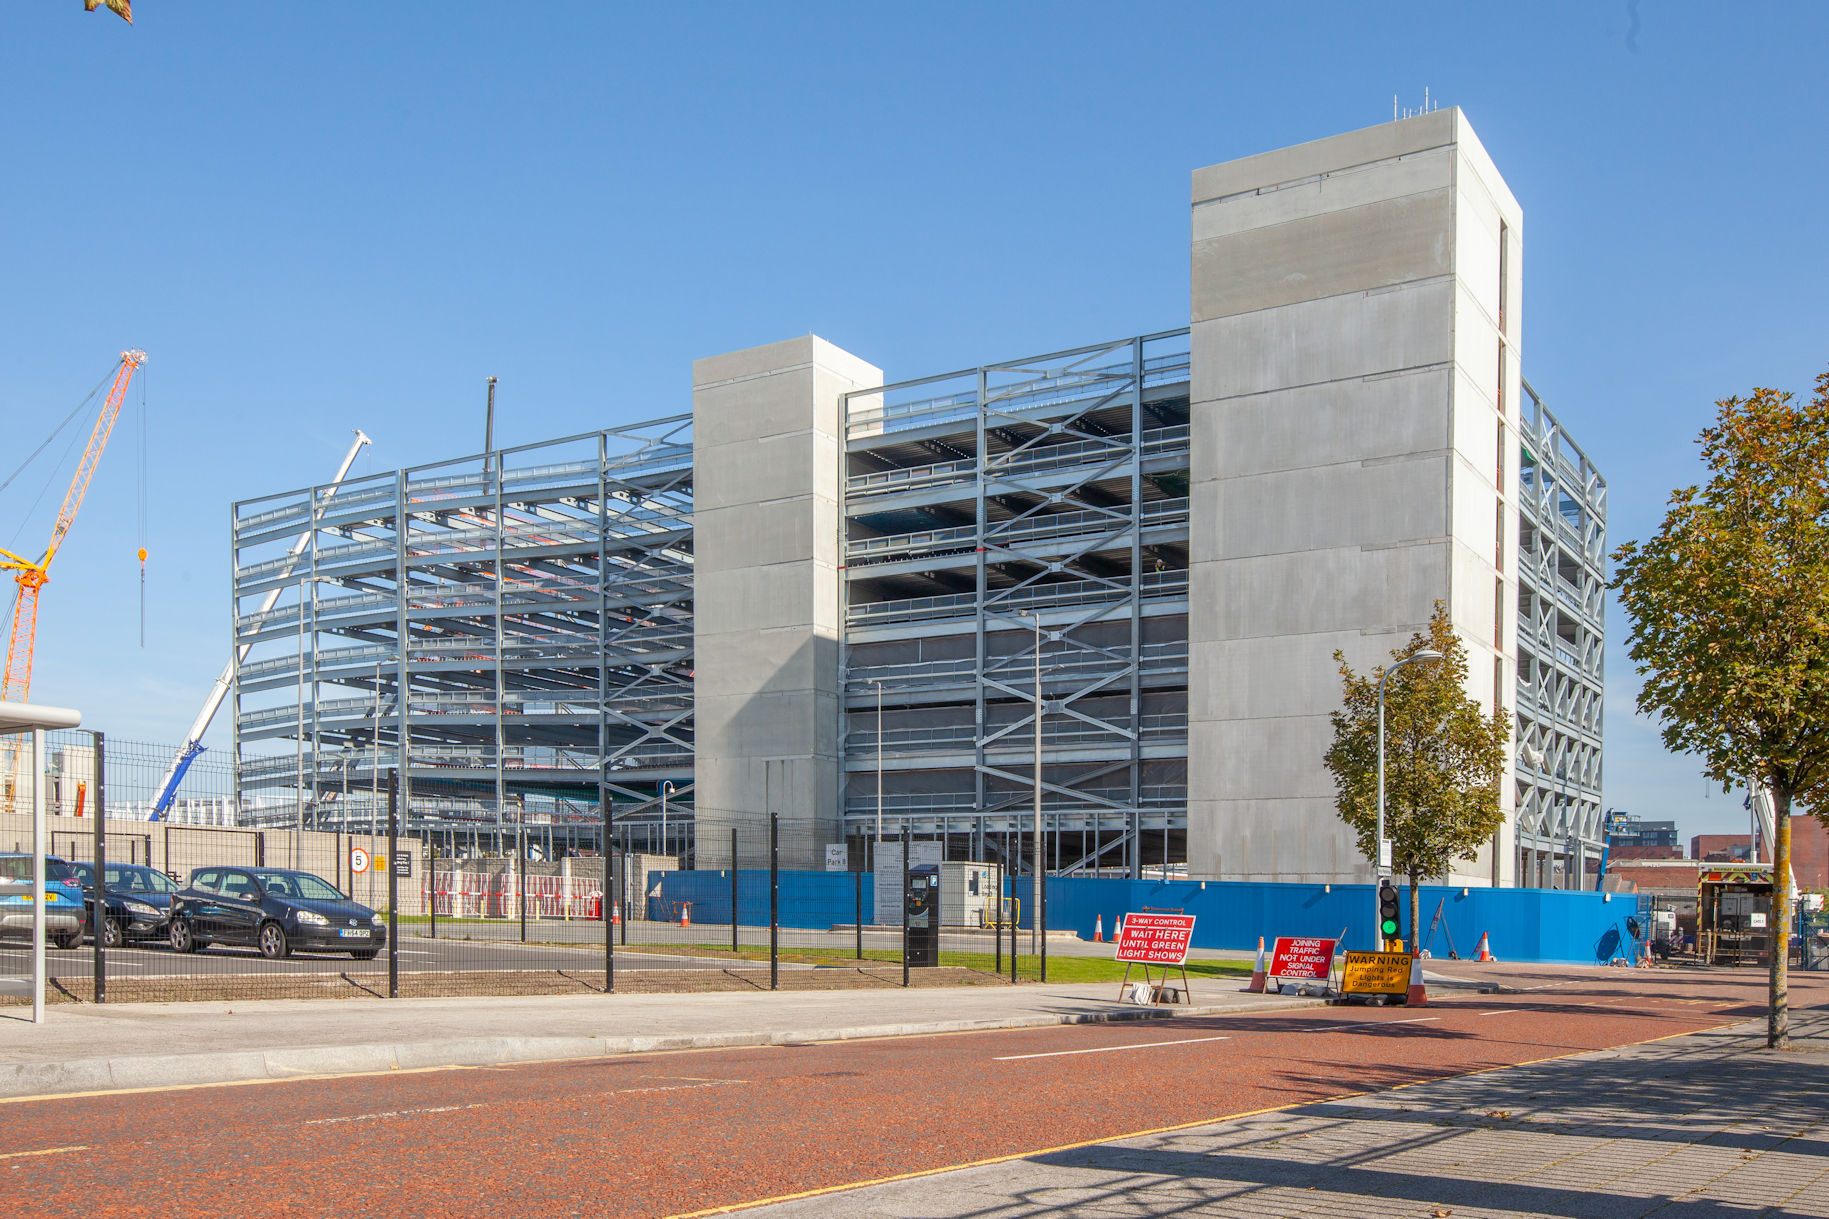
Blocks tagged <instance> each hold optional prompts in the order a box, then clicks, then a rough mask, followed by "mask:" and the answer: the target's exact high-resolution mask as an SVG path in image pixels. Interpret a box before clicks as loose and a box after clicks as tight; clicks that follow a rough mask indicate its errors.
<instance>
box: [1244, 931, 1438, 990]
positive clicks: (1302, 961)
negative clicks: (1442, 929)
mask: <svg viewBox="0 0 1829 1219" xmlns="http://www.w3.org/2000/svg"><path fill="white" fill-rule="evenodd" d="M1338 943H1339V941H1338V940H1324V939H1320V938H1317V937H1314V936H1294V935H1279V936H1278V937H1277V938H1276V944H1275V946H1274V947H1273V948H1272V950H1271V953H1270V976H1271V977H1273V978H1291V979H1295V980H1298V981H1303V982H1325V981H1327V978H1328V975H1329V974H1330V973H1332V972H1333V968H1334V946H1335V945H1336V944H1338ZM1404 977H1405V978H1408V977H1409V975H1408V974H1405V975H1404Z"/></svg>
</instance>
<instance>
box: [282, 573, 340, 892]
mask: <svg viewBox="0 0 1829 1219" xmlns="http://www.w3.org/2000/svg"><path fill="white" fill-rule="evenodd" d="M335 583H336V580H334V579H333V578H332V577H330V576H318V575H310V576H300V577H299V579H298V726H297V729H296V731H297V734H298V738H297V739H298V749H297V751H296V752H297V767H298V773H297V776H296V782H297V800H296V804H295V808H294V811H293V826H292V866H293V867H295V868H296V867H298V866H299V851H300V849H301V847H302V846H303V841H304V836H305V585H307V584H309V585H311V586H312V587H311V646H312V649H313V651H314V652H315V650H316V648H317V625H318V590H317V586H318V585H319V584H335ZM311 667H312V670H313V672H314V673H315V672H316V670H317V661H316V658H315V656H314V657H313V660H312V666H311ZM311 698H312V703H313V706H312V709H311V723H312V742H311V796H312V802H313V803H314V804H315V803H316V802H317V785H318V781H317V767H318V755H317V718H318V716H317V707H316V702H317V683H316V682H315V681H314V682H313V683H312V689H311Z"/></svg>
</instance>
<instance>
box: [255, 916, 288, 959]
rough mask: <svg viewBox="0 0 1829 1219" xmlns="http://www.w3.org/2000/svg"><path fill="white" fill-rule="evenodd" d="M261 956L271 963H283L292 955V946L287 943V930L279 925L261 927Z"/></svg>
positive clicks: (272, 924) (262, 925) (265, 924)
mask: <svg viewBox="0 0 1829 1219" xmlns="http://www.w3.org/2000/svg"><path fill="white" fill-rule="evenodd" d="M259 942H260V955H261V956H263V957H265V958H267V960H269V961H283V960H285V959H286V958H287V957H288V956H289V955H291V953H292V945H291V944H289V943H287V942H286V929H285V928H284V927H281V926H280V925H279V924H278V923H262V924H261V925H260V941H259Z"/></svg>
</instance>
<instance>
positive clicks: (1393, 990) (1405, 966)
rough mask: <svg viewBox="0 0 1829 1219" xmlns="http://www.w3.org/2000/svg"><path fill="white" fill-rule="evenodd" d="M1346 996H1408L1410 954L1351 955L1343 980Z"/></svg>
mask: <svg viewBox="0 0 1829 1219" xmlns="http://www.w3.org/2000/svg"><path fill="white" fill-rule="evenodd" d="M1340 993H1341V994H1343V995H1407V994H1409V993H1410V954H1409V953H1407V952H1349V953H1347V954H1346V972H1345V973H1344V974H1343V975H1342V976H1341V979H1340Z"/></svg>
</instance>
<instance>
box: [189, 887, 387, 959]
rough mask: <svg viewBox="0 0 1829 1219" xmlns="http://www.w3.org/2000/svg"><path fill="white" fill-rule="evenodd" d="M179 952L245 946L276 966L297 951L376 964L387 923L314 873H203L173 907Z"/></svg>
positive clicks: (383, 941)
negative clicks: (339, 955) (340, 955)
mask: <svg viewBox="0 0 1829 1219" xmlns="http://www.w3.org/2000/svg"><path fill="white" fill-rule="evenodd" d="M170 938H171V946H172V950H173V951H174V952H196V951H197V950H198V949H200V948H208V947H209V946H210V945H211V944H242V945H248V946H251V947H254V948H258V949H260V955H261V956H263V957H266V958H267V959H269V960H273V961H277V960H280V959H281V958H283V957H286V956H289V955H290V954H292V953H293V952H347V953H348V954H349V955H350V956H352V957H354V958H356V960H358V961H372V960H373V959H374V958H375V954H376V953H378V952H380V951H381V949H382V948H383V947H384V946H385V945H386V944H387V921H386V920H385V919H384V918H382V916H380V915H378V914H376V913H375V912H374V911H373V910H370V909H369V908H368V907H367V906H363V905H360V904H358V903H356V902H353V901H351V900H350V899H349V898H347V897H345V896H344V895H343V894H342V893H341V892H339V891H338V890H337V888H336V886H335V885H332V884H331V883H330V882H329V881H326V880H323V879H322V878H320V877H317V876H313V875H312V874H311V873H309V872H292V871H287V870H284V869H281V868H198V869H196V870H195V871H193V872H192V873H191V882H190V885H189V886H188V887H187V888H184V889H180V890H179V891H178V893H177V895H176V896H175V897H173V898H172V903H171V932H170Z"/></svg>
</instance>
